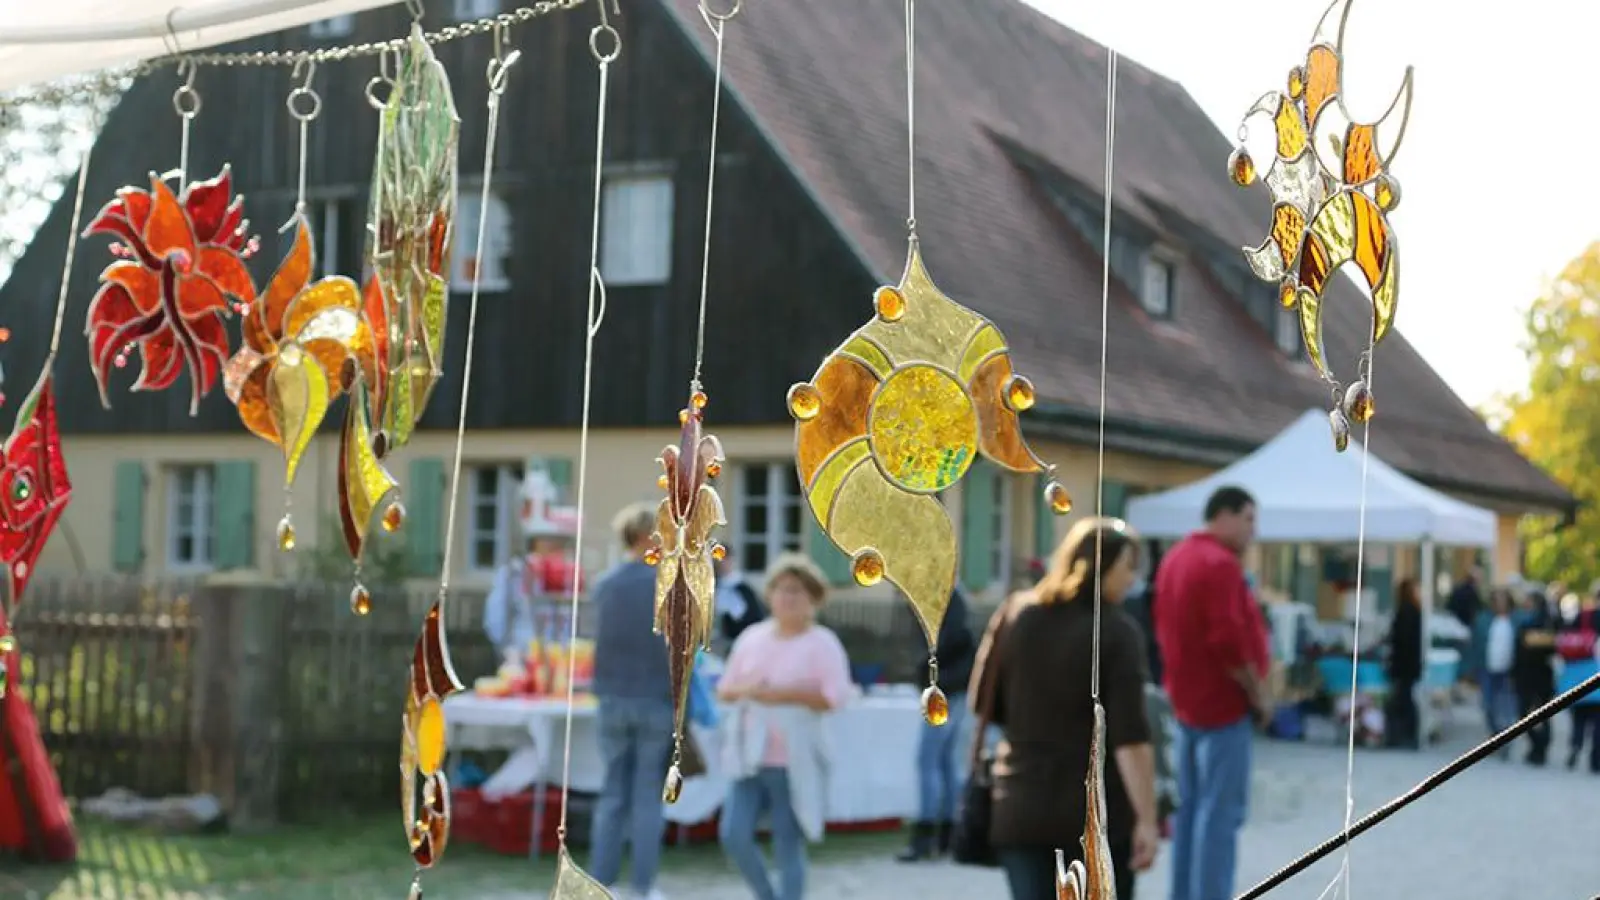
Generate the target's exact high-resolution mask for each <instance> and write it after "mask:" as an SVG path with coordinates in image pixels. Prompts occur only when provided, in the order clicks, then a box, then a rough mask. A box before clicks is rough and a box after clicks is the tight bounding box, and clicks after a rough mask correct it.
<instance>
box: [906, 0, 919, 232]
mask: <svg viewBox="0 0 1600 900" xmlns="http://www.w3.org/2000/svg"><path fill="white" fill-rule="evenodd" d="M916 33H917V0H906V151H907V152H906V158H907V160H908V164H907V165H906V194H907V195H908V196H907V202H906V231H907V232H909V233H910V234H911V239H912V240H913V241H915V240H916V239H917V78H916V75H917V42H916Z"/></svg>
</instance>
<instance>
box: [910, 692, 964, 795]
mask: <svg viewBox="0 0 1600 900" xmlns="http://www.w3.org/2000/svg"><path fill="white" fill-rule="evenodd" d="M966 725H967V695H966V694H965V693H960V694H951V695H950V721H948V722H946V723H944V724H943V725H941V726H938V727H935V726H933V725H929V724H928V723H927V722H923V723H922V734H921V735H920V736H919V737H918V739H917V786H918V788H919V789H920V791H921V799H920V801H919V805H918V807H917V811H918V813H917V818H918V819H920V820H921V821H923V822H954V821H955V818H956V800H957V799H958V798H959V797H960V796H961V786H962V782H963V778H962V772H963V771H965V768H966V761H965V760H964V759H963V760H962V761H961V762H959V763H958V762H957V761H956V751H957V750H959V749H960V748H961V747H962V746H963V745H964V742H963V741H962V738H963V737H964V736H965V733H966Z"/></svg>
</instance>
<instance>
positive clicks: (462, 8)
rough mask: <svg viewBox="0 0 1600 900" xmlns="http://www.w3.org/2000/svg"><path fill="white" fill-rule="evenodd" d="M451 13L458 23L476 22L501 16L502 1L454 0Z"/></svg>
mask: <svg viewBox="0 0 1600 900" xmlns="http://www.w3.org/2000/svg"><path fill="white" fill-rule="evenodd" d="M453 6H454V8H453V9H452V10H451V12H452V13H453V14H454V15H455V19H456V21H457V22H475V21H477V20H479V19H487V18H489V17H491V16H497V15H499V14H500V0H454V3H453Z"/></svg>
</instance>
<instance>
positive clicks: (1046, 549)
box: [1033, 475, 1056, 566]
mask: <svg viewBox="0 0 1600 900" xmlns="http://www.w3.org/2000/svg"><path fill="white" fill-rule="evenodd" d="M1049 483H1050V478H1049V476H1045V475H1041V476H1039V479H1038V481H1037V483H1036V485H1035V488H1034V492H1033V555H1034V556H1035V557H1038V559H1039V561H1040V562H1043V563H1044V564H1045V565H1046V566H1048V565H1049V564H1050V554H1051V553H1053V552H1055V549H1056V512H1055V510H1053V509H1051V508H1050V501H1049V500H1048V499H1046V498H1045V495H1044V489H1045V485H1047V484H1049Z"/></svg>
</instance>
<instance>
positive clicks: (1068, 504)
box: [1044, 478, 1072, 516]
mask: <svg viewBox="0 0 1600 900" xmlns="http://www.w3.org/2000/svg"><path fill="white" fill-rule="evenodd" d="M1044 501H1045V502H1046V503H1048V504H1050V511H1051V512H1053V513H1055V514H1056V515H1058V516H1064V515H1066V514H1067V513H1069V512H1072V495H1071V494H1069V493H1067V487H1066V485H1064V484H1062V483H1061V482H1059V481H1056V480H1055V479H1053V478H1052V479H1051V480H1050V483H1049V484H1047V485H1045V486H1044Z"/></svg>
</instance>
